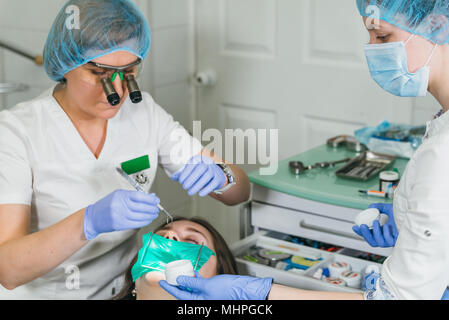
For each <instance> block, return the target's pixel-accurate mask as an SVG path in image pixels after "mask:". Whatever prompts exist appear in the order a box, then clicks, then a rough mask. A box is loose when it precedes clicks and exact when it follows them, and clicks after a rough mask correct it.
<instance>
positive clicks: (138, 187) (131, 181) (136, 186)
mask: <svg viewBox="0 0 449 320" xmlns="http://www.w3.org/2000/svg"><path fill="white" fill-rule="evenodd" d="M116 169H117V171H118V173H120V174H121V175H122V177H124V178H125V179H126V180H127V181H128V182H129V183H130V184H131V185H132V186H133V187H134V189H136V190H137V191H140V192H143V193H147V192H146V191H145V190H143V189H142V187H141V186H139V184H138V183H137V182H136V181H134V179H133V178H131V177H130V176H129V175H128V174H127V173H126V172H125V171H123V169H121V168H116ZM157 207H158V208H159V210H161V211H162V212H163V213H165V215H166V216H167V218H169V219H170V222H173V216H172V215H171V214H170V213H168V211H167V210H165V209H164V207H163V206H161V204H158V205H157ZM167 223H168V219H167Z"/></svg>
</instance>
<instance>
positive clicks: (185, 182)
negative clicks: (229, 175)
mask: <svg viewBox="0 0 449 320" xmlns="http://www.w3.org/2000/svg"><path fill="white" fill-rule="evenodd" d="M171 178H172V180H174V181H178V182H179V183H180V184H182V186H183V188H184V190H188V194H189V196H193V195H194V194H196V193H198V192H199V195H200V197H204V196H207V195H208V194H209V193H211V192H212V191H215V190H218V189H221V188H222V187H223V186H224V184H225V182H226V175H225V174H224V172H223V170H222V169H221V168H220V167H219V166H217V165H216V164H215V163H214V161H213V160H212V159H211V158H208V157H205V156H201V155H196V156H194V157H193V158H191V159H190V160H189V161H188V163H187V165H186V166H185V167H184V168H183V169H182V170H180V171H178V172H176V173H175V174H173V175H172V177H171Z"/></svg>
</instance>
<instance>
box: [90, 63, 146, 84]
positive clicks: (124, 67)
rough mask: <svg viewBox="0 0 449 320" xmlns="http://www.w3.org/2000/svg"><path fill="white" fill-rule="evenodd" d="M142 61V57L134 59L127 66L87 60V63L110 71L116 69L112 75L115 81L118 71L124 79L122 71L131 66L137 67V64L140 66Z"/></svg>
mask: <svg viewBox="0 0 449 320" xmlns="http://www.w3.org/2000/svg"><path fill="white" fill-rule="evenodd" d="M141 63H142V59H141V58H137V60H136V61H134V62H132V63H130V64H128V65H126V66H121V67H114V66H109V65H106V64H101V63H98V62H94V61H89V62H87V64H89V65H92V66H93V67H96V68H100V69H106V70H109V71H115V72H114V74H113V76H112V81H113V82H114V80H115V77H116V76H117V73H118V74H119V75H120V79H121V80H122V81H123V73H122V71H123V70H126V69H129V68H132V67H135V66H138V65H139V64H141Z"/></svg>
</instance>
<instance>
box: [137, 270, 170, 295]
mask: <svg viewBox="0 0 449 320" xmlns="http://www.w3.org/2000/svg"><path fill="white" fill-rule="evenodd" d="M160 280H165V275H164V274H163V273H161V272H149V273H146V274H145V276H144V277H141V278H140V279H138V280H137V281H136V285H137V296H136V298H137V300H176V298H175V297H173V296H172V295H171V294H169V293H168V292H167V291H165V290H164V289H162V288H161V286H159V281H160Z"/></svg>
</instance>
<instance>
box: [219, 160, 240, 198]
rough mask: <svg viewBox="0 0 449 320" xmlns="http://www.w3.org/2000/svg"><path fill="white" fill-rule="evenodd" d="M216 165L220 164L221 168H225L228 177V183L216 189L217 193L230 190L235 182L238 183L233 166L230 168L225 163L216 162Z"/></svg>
mask: <svg viewBox="0 0 449 320" xmlns="http://www.w3.org/2000/svg"><path fill="white" fill-rule="evenodd" d="M216 165H217V166H219V167H220V168H221V170H223V172H224V174H225V176H226V177H227V178H228V184H227V185H226V186H224V187H223V188H221V189H218V190H215V191H214V193H215V194H217V195H221V194H223V193H225V192H226V191H228V190H229V189H231V188H232V187H233V186H234V185H235V184H237V182H236V181H235V175H234V173H233V172H232V170H231V168H229V167H228V166H227V165H226V164H224V163H216Z"/></svg>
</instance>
